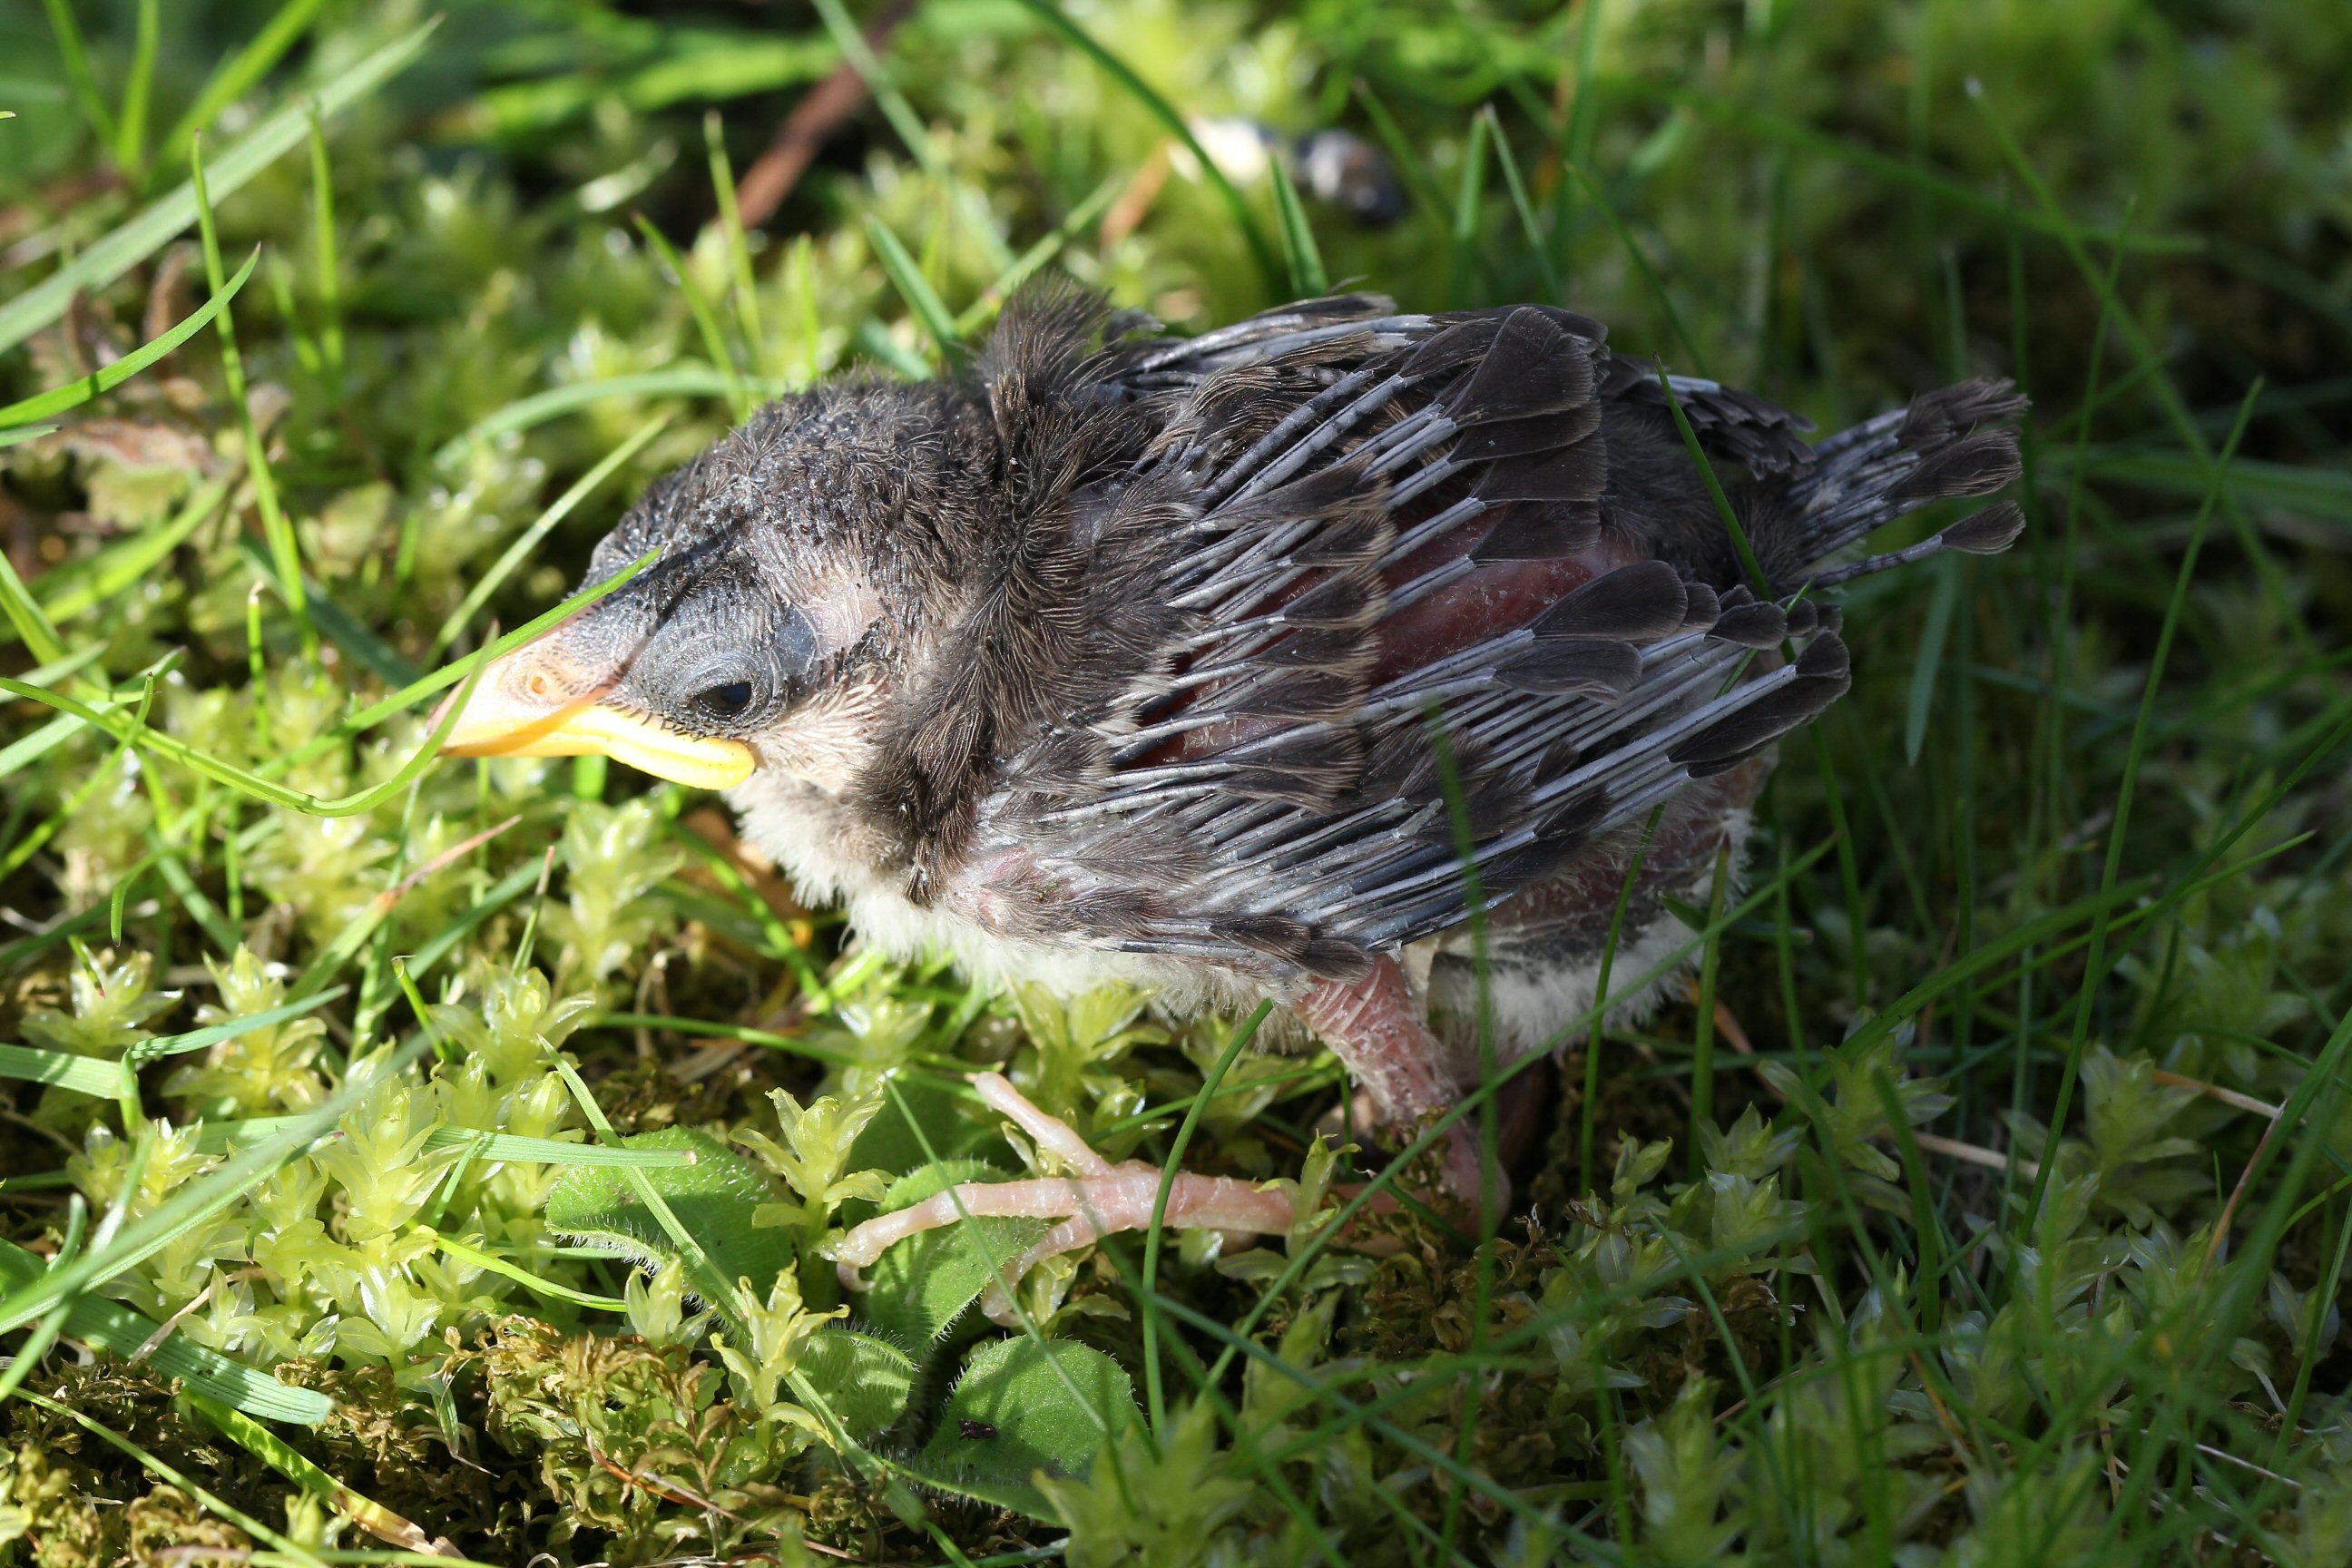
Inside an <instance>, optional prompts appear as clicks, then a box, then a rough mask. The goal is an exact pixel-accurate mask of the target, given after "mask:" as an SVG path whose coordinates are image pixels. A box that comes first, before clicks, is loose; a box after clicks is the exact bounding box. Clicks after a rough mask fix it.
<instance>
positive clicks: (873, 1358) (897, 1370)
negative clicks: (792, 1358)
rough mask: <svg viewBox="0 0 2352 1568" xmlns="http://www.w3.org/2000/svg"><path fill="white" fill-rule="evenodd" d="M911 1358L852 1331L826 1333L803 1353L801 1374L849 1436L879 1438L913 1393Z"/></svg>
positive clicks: (912, 1360)
mask: <svg viewBox="0 0 2352 1568" xmlns="http://www.w3.org/2000/svg"><path fill="white" fill-rule="evenodd" d="M916 1372H917V1368H916V1366H915V1361H914V1358H913V1357H912V1356H909V1355H908V1353H907V1352H905V1351H902V1350H900V1349H899V1348H898V1346H897V1345H894V1344H892V1343H890V1342H888V1341H887V1340H877V1339H876V1338H875V1337H874V1336H873V1335H872V1334H861V1333H859V1332H857V1331H856V1330H854V1329H827V1330H825V1331H824V1332H823V1333H821V1334H818V1335H817V1336H816V1337H815V1338H814V1339H812V1340H810V1341H809V1342H808V1343H807V1344H805V1345H803V1347H801V1359H800V1373H801V1375H802V1376H803V1377H805V1378H807V1379H808V1380H809V1383H810V1385H811V1386H813V1387H814V1388H815V1389H816V1391H817V1392H818V1393H819V1394H824V1400H825V1403H826V1404H827V1405H830V1406H831V1407H832V1409H833V1413H834V1414H835V1415H837V1416H839V1417H840V1418H841V1424H842V1426H845V1427H846V1428H847V1429H848V1430H849V1431H851V1432H852V1433H856V1434H858V1435H861V1436H862V1435H864V1434H866V1433H868V1432H879V1431H881V1430H882V1429H883V1428H884V1427H886V1426H889V1425H890V1424H891V1423H893V1422H895V1421H896V1420H898V1417H899V1415H900V1414H902V1413H903V1412H904V1411H905V1410H906V1408H907V1401H908V1397H909V1396H910V1395H911V1394H913V1393H914V1390H915V1375H916Z"/></svg>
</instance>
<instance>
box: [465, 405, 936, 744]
mask: <svg viewBox="0 0 2352 1568" xmlns="http://www.w3.org/2000/svg"><path fill="white" fill-rule="evenodd" d="M957 423H958V420H957V418H956V410H954V409H953V408H952V407H949V406H945V405H941V404H940V401H939V400H938V399H936V398H924V397H921V396H918V395H910V394H909V393H908V391H907V389H897V388H883V387H878V386H867V387H864V388H856V387H852V388H847V389H842V390H839V391H830V392H826V393H820V394H815V395H809V396H806V397H801V398H794V399H788V400H786V401H784V402H781V403H777V404H773V405H770V406H769V407H767V408H766V409H764V410H762V411H761V413H760V414H758V415H756V416H754V417H753V418H752V419H751V422H750V423H749V424H747V425H745V426H743V427H742V428H741V429H740V430H738V431H736V432H735V433H734V434H732V435H730V436H729V437H727V438H726V439H724V440H723V441H721V442H719V444H718V445H717V446H715V447H712V448H711V449H710V450H709V451H707V452H705V453H704V454H703V455H702V456H701V457H699V458H696V459H695V460H694V461H693V462H692V463H690V464H688V466H687V467H685V468H681V469H679V470H677V472H675V473H673V474H671V475H669V476H668V477H667V478H666V479H662V480H660V481H658V482H657V483H656V484H655V485H654V486H653V487H652V488H651V489H649V490H647V491H646V495H645V497H644V498H643V499H642V500H639V501H638V502H637V504H636V505H635V507H633V508H631V509H630V510H629V512H628V514H627V515H626V516H625V517H624V518H623V519H622V521H621V522H620V524H619V525H618V526H617V527H615V528H614V530H613V531H612V532H611V533H610V534H608V535H606V536H605V538H604V541H603V542H601V543H599V544H598V545H597V547H596V550H595V553H594V555H593V557H592V558H591V561H590V564H589V568H588V572H587V574H586V577H585V579H584V583H585V584H589V585H593V584H598V583H602V582H604V581H605V580H606V579H608V578H610V577H612V576H614V574H618V573H620V572H622V571H623V570H625V568H627V567H628V566H629V565H630V564H631V563H633V562H635V561H636V560H637V559H638V558H639V557H641V556H643V555H645V554H646V553H647V552H659V553H658V556H657V558H656V560H655V561H654V562H653V563H651V564H650V565H648V566H646V568H645V569H644V570H643V571H641V572H639V573H638V574H636V575H635V577H633V578H632V579H630V580H629V581H628V582H627V583H625V584H623V585H622V586H621V587H620V588H619V589H617V590H616V591H614V593H612V594H610V595H607V596H605V597H604V598H603V599H600V600H598V601H596V602H595V603H593V604H592V605H589V606H588V607H587V608H586V609H584V610H583V611H582V612H581V613H580V614H578V615H576V616H572V618H571V619H569V620H567V621H565V622H563V623H562V625H560V626H556V627H555V628H553V629H552V630H551V631H549V632H548V633H547V634H546V635H545V636H543V637H540V638H538V639H537V640H535V641H533V642H530V643H528V644H526V645H525V646H523V647H519V648H517V649H515V650H513V651H512V652H510V653H509V654H507V655H505V656H504V657H502V658H498V659H496V660H494V661H492V662H491V663H490V664H489V666H488V668H485V669H484V670H483V672H482V675H481V678H480V679H479V681H478V683H477V685H476V689H475V690H474V692H473V695H472V697H471V698H470V699H469V700H468V701H467V704H466V708H465V710H464V711H463V712H462V713H460V714H459V715H458V717H457V721H456V723H455V725H454V727H453V728H452V730H451V731H450V733H449V735H448V737H447V739H446V742H445V750H446V751H448V752H453V753H455V754H457V755H460V756H478V757H555V756H578V755H584V754H601V755H604V756H608V757H611V758H613V759H614V760H615V761H618V762H622V763H628V764H629V765H630V766H632V767H635V768H638V769H641V770H643V771H644V772H646V773H652V774H655V775H656V776H657V777H660V778H665V779H669V780H672V781H674V782H677V783H679V784H688V785H692V786H696V787H699V788H707V789H725V788H730V787H732V786H733V785H736V784H741V783H743V782H744V781H745V780H746V779H748V778H749V777H751V774H752V773H753V772H754V770H755V769H761V768H771V767H772V768H776V769H779V770H780V771H781V772H782V773H791V774H797V775H801V776H803V777H807V778H809V779H811V780H813V781H814V782H818V783H821V784H834V785H835V787H837V784H838V781H839V778H840V777H841V775H843V774H844V773H845V771H846V770H848V769H850V768H853V767H854V766H855V765H856V760H857V759H856V756H855V755H854V753H855V752H858V751H859V750H861V749H862V746H863V744H864V742H865V738H866V736H867V735H868V734H870V732H871V731H872V730H873V729H874V728H875V725H874V724H873V722H872V720H873V718H874V716H875V710H876V707H877V704H879V703H882V702H885V701H887V696H888V692H889V689H890V687H891V685H892V681H893V677H894V675H895V674H896V673H897V672H898V669H899V668H900V667H901V664H902V661H903V659H904V658H905V656H906V654H907V652H908V648H909V647H914V646H919V644H920V643H921V642H922V640H923V638H922V626H923V623H924V621H925V620H926V619H927V617H928V616H929V614H931V613H934V612H935V611H936V608H937V601H938V600H940V598H941V597H942V595H941V594H940V593H939V592H937V591H936V590H927V588H926V585H925V582H924V579H925V578H926V577H929V576H934V575H935V566H936V563H937V561H938V560H939V559H940V553H941V552H940V536H939V524H940V520H941V517H942V515H947V516H949V517H950V519H951V515H952V513H953V512H954V511H955V510H956V508H957V504H958V503H957V500H956V497H957V495H958V494H959V493H960V492H961V493H969V492H970V490H971V486H970V485H969V483H963V484H959V483H957V482H956V481H957V479H958V476H957V475H956V474H955V473H954V472H952V471H951V469H952V468H953V463H952V460H951V459H952V454H954V453H955V452H956V451H958V450H959V449H961V448H964V447H969V443H961V444H960V443H958V442H956V441H954V440H952V439H950V438H943V437H949V436H950V433H951V431H952V428H953V426H955V425H956V424H957ZM950 596H951V595H950Z"/></svg>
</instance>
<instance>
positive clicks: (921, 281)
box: [866, 213, 964, 365]
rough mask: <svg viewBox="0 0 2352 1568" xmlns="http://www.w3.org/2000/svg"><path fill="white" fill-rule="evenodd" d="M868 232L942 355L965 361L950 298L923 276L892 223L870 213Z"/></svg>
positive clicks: (894, 284)
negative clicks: (942, 297) (891, 225)
mask: <svg viewBox="0 0 2352 1568" xmlns="http://www.w3.org/2000/svg"><path fill="white" fill-rule="evenodd" d="M866 235H867V237H870V238H871V239H872V240H873V241H874V255H875V258H876V259H877V260H878V261H880V262H881V263H882V270H883V271H884V272H885V273H887V274H888V275H889V279H890V284H891V287H893V288H895V289H898V298H900V299H901V300H905V301H906V302H907V309H908V310H909V311H911V312H913V314H914V317H915V320H917V321H920V322H922V324H923V331H927V332H929V334H930V335H931V341H932V342H935V343H937V344H938V345H939V350H940V357H941V358H943V359H945V360H946V361H947V363H949V364H950V365H961V364H962V363H963V362H964V346H963V340H962V339H961V338H960V337H959V336H957V334H956V325H955V318H954V317H952V316H950V314H949V313H948V307H947V302H946V301H945V300H941V299H940V296H939V290H937V289H933V288H932V287H931V281H930V279H928V278H926V277H924V276H923V269H922V268H921V267H920V266H919V265H917V263H916V261H915V258H914V257H912V256H911V255H909V254H908V250H907V247H906V246H905V245H903V244H901V243H900V242H899V239H898V236H897V235H895V234H893V233H891V232H890V227H889V226H888V225H887V224H885V223H884V222H883V221H882V220H881V219H880V218H878V217H877V216H874V215H873V214H871V213H868V214H867V215H866Z"/></svg>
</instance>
